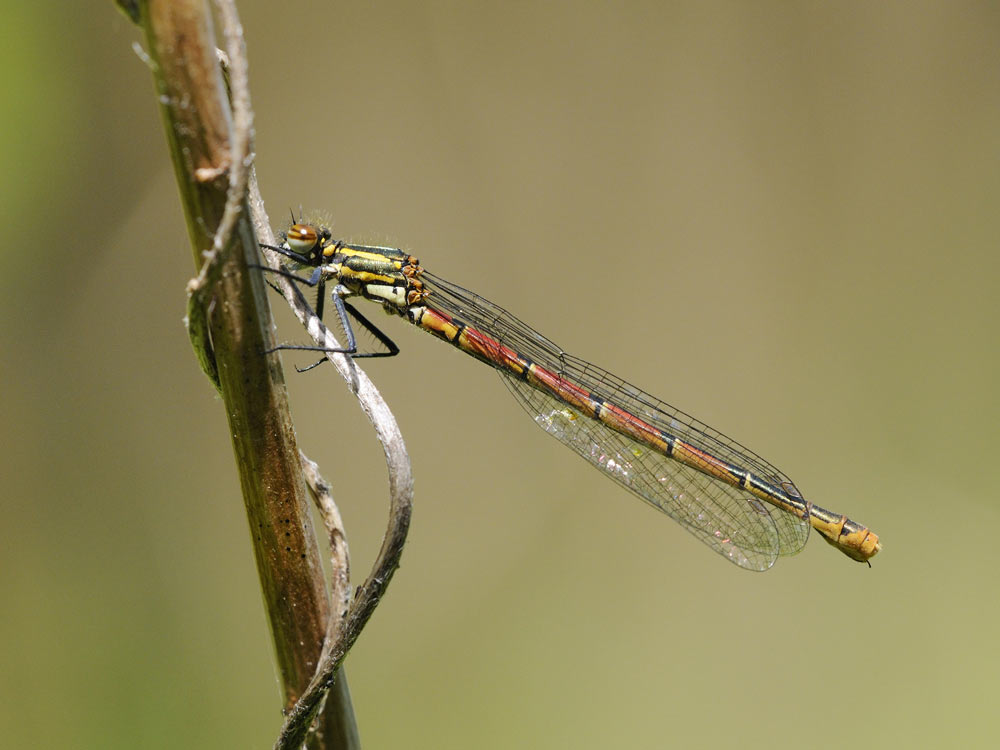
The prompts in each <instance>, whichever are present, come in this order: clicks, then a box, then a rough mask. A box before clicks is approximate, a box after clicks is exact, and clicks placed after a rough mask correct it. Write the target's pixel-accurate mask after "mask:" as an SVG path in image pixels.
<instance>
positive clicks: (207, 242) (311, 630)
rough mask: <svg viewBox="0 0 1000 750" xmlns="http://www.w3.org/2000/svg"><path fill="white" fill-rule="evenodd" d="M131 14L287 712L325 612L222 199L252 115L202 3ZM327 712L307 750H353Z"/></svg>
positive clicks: (132, 9)
mask: <svg viewBox="0 0 1000 750" xmlns="http://www.w3.org/2000/svg"><path fill="white" fill-rule="evenodd" d="M128 6H129V7H128V11H129V13H130V16H131V17H138V19H139V21H140V23H141V25H142V26H143V27H144V30H145V32H146V37H147V44H148V49H149V53H150V58H151V61H152V68H153V74H154V77H155V80H156V86H157V94H158V95H159V101H160V104H161V113H162V115H163V119H164V126H165V129H166V132H167V140H168V143H169V145H170V150H171V155H172V158H173V162H174V167H175V172H176V176H177V180H178V186H179V188H180V194H181V199H182V204H183V208H184V211H185V215H186V217H187V226H188V231H189V236H190V239H191V245H192V248H193V250H194V254H195V263H196V265H197V266H198V267H199V268H201V267H202V262H203V251H205V250H207V249H208V248H212V249H213V252H214V253H215V255H214V257H215V260H214V262H212V263H211V264H209V266H208V269H207V271H206V274H205V275H204V276H200V277H199V280H198V281H197V282H196V283H195V290H194V291H195V294H196V296H197V298H198V300H199V302H200V305H199V316H200V318H201V320H202V323H201V325H202V327H203V334H204V337H203V343H206V342H208V341H209V340H210V342H211V346H212V347H213V349H214V365H215V368H216V372H217V377H218V383H219V386H220V392H221V394H222V397H223V400H224V401H225V407H226V414H227V415H228V417H229V421H230V431H231V435H232V439H233V448H234V451H235V453H236V457H237V466H238V470H239V472H240V480H241V485H242V488H243V495H244V501H245V505H246V509H247V515H248V518H249V522H250V528H251V533H252V539H253V544H254V552H255V556H256V558H257V564H258V572H259V574H260V579H261V586H262V590H263V594H264V598H265V603H266V606H267V612H268V618H269V623H270V626H271V632H272V636H273V639H274V645H275V651H276V657H277V663H278V669H279V673H280V677H281V682H282V686H283V688H284V692H285V701H286V707H287V706H291V705H293V704H294V703H295V702H296V700H297V698H298V697H299V696H300V695H301V693H302V691H303V690H304V689H305V688H306V686H307V685H308V684H309V682H310V680H311V678H312V677H313V673H314V671H315V668H316V664H317V660H318V658H319V652H320V644H321V643H322V642H323V638H324V636H325V631H326V624H327V620H328V617H329V603H328V600H327V597H326V592H325V587H324V580H323V573H322V566H321V564H320V560H319V551H318V548H317V545H316V540H315V537H314V536H313V532H312V526H311V523H310V520H309V512H308V506H309V504H308V501H307V490H306V487H305V484H304V482H303V479H302V473H301V469H300V464H299V456H298V450H297V448H296V446H295V441H294V434H293V430H292V427H291V421H290V417H289V414H288V408H287V400H286V394H285V390H284V381H283V378H282V374H281V371H280V367H279V365H278V362H277V359H276V358H275V357H263V356H261V352H262V351H264V350H265V349H267V348H268V347H269V346H270V345H271V338H270V336H271V330H272V328H273V324H272V322H271V319H270V312H269V309H268V307H267V301H266V294H265V289H264V285H263V282H262V280H261V279H260V275H259V274H257V273H248V271H247V268H246V265H247V262H248V261H253V260H255V259H256V257H257V246H256V245H257V243H256V238H255V236H254V234H253V230H252V228H251V227H250V225H249V222H248V220H247V215H246V213H245V212H243V213H242V215H240V207H241V204H242V202H243V199H242V196H241V195H240V191H239V190H238V188H239V186H238V185H234V186H233V187H234V189H233V190H231V191H230V190H229V175H230V171H231V170H233V168H234V167H235V170H233V171H235V172H236V173H238V172H239V171H240V166H239V165H243V166H246V165H247V164H248V163H249V153H248V150H247V147H248V145H249V140H250V138H249V136H250V133H249V131H250V125H249V122H250V120H249V106H247V108H246V115H247V117H246V118H245V119H244V121H242V122H240V118H237V121H236V122H235V123H234V122H233V121H231V118H230V113H229V106H228V102H227V100H226V96H225V91H224V87H223V85H222V81H221V76H220V73H219V68H218V64H217V62H216V59H215V40H214V37H213V34H212V30H211V16H210V13H209V11H208V8H207V7H206V5H205V2H204V0H145V1H144V2H130V3H128ZM233 18H235V16H233ZM237 46H238V45H237ZM231 54H232V52H231ZM240 54H242V53H241V51H240ZM244 64H245V63H244ZM234 83H235V81H234ZM244 90H245V86H244ZM247 104H248V102H247ZM234 125H235V126H237V127H239V128H240V130H241V133H240V134H234V133H233V127H234ZM239 181H241V180H240V179H238V178H237V179H234V183H235V182H239ZM227 196H228V197H229V200H228V201H227ZM234 205H235V206H236V207H235V208H234ZM223 224H226V225H229V224H231V225H232V234H231V236H227V235H228V231H227V230H226V229H225V227H224V228H223V229H222V231H221V232H220V233H219V234H218V235H216V228H217V227H220V226H222V225H223ZM327 708H328V710H327V711H324V713H323V715H322V718H321V719H320V723H319V726H318V728H317V729H318V731H317V732H316V733H314V734H312V735H311V736H310V738H309V745H310V747H314V748H333V747H356V746H357V743H356V739H357V737H356V731H354V730H353V716H352V715H350V710H349V705H348V714H349V715H348V716H347V717H346V719H345V717H344V716H342V715H335V714H336V712H334V711H330V710H329V709H330V706H328V707H327Z"/></svg>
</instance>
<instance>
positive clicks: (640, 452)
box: [267, 223, 881, 570]
mask: <svg viewBox="0 0 1000 750" xmlns="http://www.w3.org/2000/svg"><path fill="white" fill-rule="evenodd" d="M284 238H285V243H284V244H283V245H282V246H281V247H271V249H272V250H275V251H277V252H278V253H281V254H282V255H284V256H285V257H287V258H290V259H291V260H292V261H294V262H295V264H296V265H297V266H298V267H303V266H305V267H311V268H313V269H314V270H313V272H312V274H311V275H310V276H309V278H307V279H306V278H301V277H299V276H297V275H295V274H294V273H292V272H291V271H287V270H286V271H278V273H281V274H282V275H286V276H289V277H290V278H293V279H296V280H298V281H301V282H303V283H305V284H308V285H310V286H316V287H318V289H319V296H318V299H317V303H316V313H317V315H319V316H320V317H322V314H323V300H324V298H325V287H326V284H327V282H330V283H331V284H335V286H334V289H333V294H332V300H333V303H334V306H335V307H336V309H337V314H338V316H339V318H340V322H341V324H342V325H343V328H344V332H345V334H346V337H347V347H346V348H345V349H343V350H337V351H342V352H343V353H345V354H349V355H351V356H354V357H360V356H392V355H394V354H396V353H398V351H399V350H398V348H397V347H396V346H395V344H393V343H392V341H391V340H390V339H389V338H388V337H387V336H386V335H385V334H384V333H383V332H382V331H380V330H379V329H378V328H377V327H376V326H375V325H374V324H372V323H371V321H369V320H368V319H367V318H365V317H364V316H363V315H362V314H361V313H359V312H358V311H357V310H356V309H355V308H354V307H353V306H352V305H351V304H350V303H349V302H345V298H348V297H352V296H357V297H362V298H364V299H367V300H371V301H373V302H376V303H378V304H380V305H381V306H382V307H383V308H385V310H386V311H388V312H390V313H394V314H396V315H399V316H400V317H402V318H404V319H405V320H408V321H409V322H410V323H412V324H413V325H415V326H417V327H418V328H422V329H423V330H425V331H427V332H428V333H431V334H432V335H434V336H436V337H437V338H439V339H443V340H444V341H447V342H448V343H450V344H452V345H453V346H455V347H457V348H458V349H461V350H462V351H464V352H466V353H467V354H471V355H472V356H473V357H475V358H476V359H478V360H480V361H482V362H485V363H486V364H488V365H490V366H491V367H493V368H494V369H495V370H497V371H498V372H499V373H500V375H501V376H502V378H503V381H504V383H505V384H506V385H507V387H508V388H509V389H510V392H511V393H512V394H514V397H515V398H516V399H517V400H518V402H519V403H520V404H521V406H523V407H524V408H525V410H527V412H528V413H529V414H530V415H531V416H532V418H533V419H534V421H535V423H536V424H538V425H539V426H540V427H541V428H542V429H543V430H545V431H546V432H547V433H549V434H550V435H552V436H553V437H555V438H556V439H558V440H560V441H561V442H562V443H564V444H565V445H567V446H569V447H570V448H572V449H573V450H574V451H576V452H577V453H578V454H580V455H581V456H583V458H585V459H586V460H587V461H589V462H590V463H592V464H593V465H594V466H596V467H597V468H598V469H599V470H600V471H601V472H602V473H604V474H605V475H607V476H609V477H611V478H612V479H613V480H615V481H616V482H618V483H619V484H621V485H622V486H624V487H625V488H626V489H627V490H629V491H631V492H632V493H634V494H636V495H638V496H639V497H640V498H642V499H643V500H645V501H646V502H648V503H649V504H650V505H652V506H653V507H655V508H658V509H659V510H661V511H663V512H664V513H666V514H667V515H668V516H670V517H671V518H673V519H674V520H675V521H677V522H678V523H680V524H681V525H682V526H684V528H686V529H687V530H688V531H690V532H691V533H692V534H694V535H695V536H696V537H698V538H699V539H700V540H701V541H702V542H704V543H705V544H707V545H708V546H709V547H711V548H712V549H714V550H715V551H716V552H718V553H719V554H721V555H722V556H723V557H725V558H726V559H728V560H730V561H732V562H734V563H736V564H737V565H739V566H740V567H743V568H747V569H750V570H767V569H768V568H770V567H771V565H773V564H774V561H775V560H776V559H777V556H778V555H791V554H795V553H796V552H798V551H799V550H800V549H802V546H803V545H804V544H805V542H806V539H807V537H808V536H809V529H810V526H811V527H812V528H815V529H816V530H817V531H818V532H820V534H822V535H823V538H824V539H826V540H827V541H828V542H829V543H831V544H832V545H834V546H835V547H837V548H838V549H839V550H840V551H841V552H843V553H844V554H846V555H847V556H848V557H851V558H853V559H855V560H859V561H862V562H867V561H868V559H869V558H871V557H872V556H874V555H875V554H876V553H877V552H878V551H879V549H881V545H880V543H879V540H878V536H876V535H875V534H874V533H873V532H871V531H869V530H868V528H867V527H865V526H862V525H861V524H859V523H856V522H854V521H852V520H850V519H849V518H847V516H844V515H841V514H838V513H832V512H830V511H828V510H825V509H823V508H820V507H819V506H817V505H813V504H812V503H810V502H808V501H806V500H805V499H803V497H802V495H801V494H799V491H798V490H797V489H796V488H795V485H794V484H792V482H791V480H790V479H789V478H788V477H787V476H785V475H784V474H783V473H782V472H780V471H779V470H778V469H776V468H775V467H774V466H772V465H771V464H770V463H768V462H767V461H765V460H764V459H763V458H761V457H760V456H758V455H757V454H756V453H754V452H753V451H751V450H749V449H747V448H744V447H743V446H742V445H740V444H739V443H737V442H736V441H735V440H732V439H731V438H728V437H726V436H725V435H723V434H722V433H720V432H718V431H716V430H714V429H712V428H711V427H709V426H707V425H705V424H703V423H702V422H699V421H698V420H697V419H695V418H693V417H691V416H690V415H688V414H685V413H684V412H682V411H680V410H679V409H675V408H674V407H672V406H669V405H667V404H665V403H663V402H662V401H660V400H658V399H656V398H654V397H653V396H650V395H649V394H647V393H644V392H643V391H641V390H639V389H638V388H636V387H634V386H632V385H630V384H628V383H626V382H625V381H624V380H622V379H621V378H618V377H615V376H614V375H612V374H611V373H609V372H607V371H606V370H602V369H601V368H600V367H596V366H595V365H592V364H590V363H588V362H585V361H583V360H582V359H578V358H577V357H574V356H571V355H569V354H567V353H566V352H564V351H563V350H562V349H561V348H560V347H558V346H556V345H555V344H554V343H553V342H552V341H550V340H549V339H547V338H545V337H544V336H542V335H541V334H540V333H538V332H537V331H535V330H533V329H532V328H531V327H529V326H528V325H526V324H525V323H523V322H522V321H520V320H518V319H517V318H515V317H514V316H513V315H511V314H510V313H509V312H507V311H506V310H504V309H503V308H502V307H499V306H498V305H495V304H493V303H492V302H490V301H489V300H486V299H484V298H482V297H480V296H479V295H478V294H474V293H473V292H470V291H468V290H466V289H463V288H462V287H460V286H457V285H456V284H452V283H451V282H448V281H445V280H444V279H442V278H440V277H439V276H436V275H434V274H433V273H431V272H430V271H426V270H424V269H423V268H422V267H421V266H420V263H419V262H418V260H417V259H416V258H415V257H413V256H412V255H409V254H408V253H405V252H403V251H402V250H396V249H393V248H388V247H371V246H367V245H354V244H349V243H345V242H341V241H335V240H333V239H332V237H331V234H330V232H329V230H327V229H325V228H322V227H318V226H314V225H311V224H304V223H295V224H294V225H293V226H292V227H291V228H290V229H289V230H288V231H287V233H286V234H285V235H284ZM267 247H270V246H267ZM352 318H353V319H354V320H355V321H356V322H357V323H359V324H360V325H361V326H362V327H363V328H365V329H366V330H367V331H369V332H370V333H372V334H373V335H374V336H375V337H376V338H377V339H378V340H379V341H380V342H381V343H382V344H383V345H384V346H385V350H384V351H381V352H377V353H359V352H358V351H357V347H356V345H355V337H354V332H353V329H352V325H351V322H350V319H352ZM277 348H278V349H308V350H317V351H326V350H324V349H321V348H320V347H315V346H300V345H284V346H279V347H277Z"/></svg>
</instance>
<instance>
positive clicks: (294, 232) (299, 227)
mask: <svg viewBox="0 0 1000 750" xmlns="http://www.w3.org/2000/svg"><path fill="white" fill-rule="evenodd" d="M285 239H286V240H287V241H288V247H289V249H290V250H294V251H295V252H297V253H299V254H300V255H311V254H312V252H313V250H314V249H315V247H316V246H317V245H318V244H319V239H320V231H319V230H318V229H316V227H314V226H312V225H311V224H293V225H292V226H291V227H290V228H289V229H288V231H287V232H286V233H285Z"/></svg>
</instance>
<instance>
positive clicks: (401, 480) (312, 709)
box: [249, 174, 413, 750]
mask: <svg viewBox="0 0 1000 750" xmlns="http://www.w3.org/2000/svg"><path fill="white" fill-rule="evenodd" d="M249 200H250V207H251V212H252V214H253V217H254V224H255V226H256V227H257V230H258V234H259V236H260V237H261V239H262V240H263V242H264V244H265V245H274V244H276V243H275V238H274V235H273V233H272V231H271V228H270V224H269V222H268V219H267V215H266V213H265V212H264V210H263V201H262V200H261V198H260V192H259V189H258V187H257V183H256V180H255V178H254V176H253V175H252V174H251V177H250V199H249ZM264 255H265V258H266V260H267V262H268V265H269V266H271V267H272V268H275V269H280V268H281V255H279V254H278V253H275V252H274V251H271V250H267V249H264ZM275 282H276V285H277V286H278V288H279V289H280V290H281V291H282V293H283V294H284V295H285V299H286V300H287V302H288V305H289V307H290V308H291V309H292V312H293V313H294V314H295V316H296V317H297V318H298V319H299V321H300V322H301V323H302V324H303V326H305V328H306V330H307V331H308V332H309V334H310V336H311V337H312V339H313V341H314V342H316V344H317V346H322V347H325V348H327V349H340V348H342V347H341V345H340V342H338V341H337V339H336V338H335V337H334V336H333V334H332V333H330V331H329V330H327V328H326V326H325V325H323V322H322V321H321V320H320V319H319V318H318V317H316V314H315V312H313V309H312V307H311V306H310V305H309V303H308V302H307V301H306V299H305V297H304V296H303V295H302V292H301V291H300V290H299V288H298V287H297V286H296V285H295V284H294V283H293V282H292V281H291V280H289V279H288V278H286V277H284V276H277V275H276V278H275ZM327 358H328V359H329V360H330V361H331V363H333V365H334V367H336V368H337V372H339V373H340V375H341V377H343V378H344V380H345V381H346V382H347V384H348V387H349V388H350V390H351V392H352V393H354V394H355V397H356V398H357V399H358V403H359V404H360V406H361V409H362V411H363V412H364V413H365V415H366V416H367V417H368V419H369V420H370V421H371V423H372V426H373V427H374V428H375V434H376V437H377V438H378V440H379V442H380V443H381V444H382V450H383V452H384V454H385V460H386V466H387V469H388V472H389V522H388V528H387V529H386V533H385V536H384V537H383V538H382V547H381V549H380V550H379V554H378V557H377V558H376V560H375V563H374V565H373V566H372V571H371V573H370V574H369V576H368V578H367V579H366V580H365V582H364V583H363V584H362V585H361V586H360V587H359V588H358V590H357V592H356V596H355V598H354V602H353V603H352V604H351V606H350V608H349V609H348V611H347V614H346V616H345V617H344V619H343V624H342V627H340V628H339V629H338V630H339V632H338V633H337V637H336V638H330V639H328V640H327V642H326V644H325V645H324V647H323V653H322V656H321V657H320V664H319V666H318V667H317V670H316V674H315V676H314V677H313V680H312V681H311V682H310V683H309V687H308V688H307V689H306V691H305V692H304V693H303V694H302V696H301V698H300V699H299V701H298V702H297V703H296V704H295V706H294V707H293V708H292V709H291V711H289V713H288V715H287V717H286V719H285V725H284V726H283V727H282V729H281V733H280V734H279V736H278V740H277V742H275V745H274V747H275V750H290V749H291V748H298V747H299V746H300V745H301V743H302V741H303V739H304V738H305V736H306V734H307V733H308V731H309V727H310V725H311V724H312V722H313V720H314V718H315V716H316V715H317V713H318V712H319V710H320V709H321V708H322V706H323V699H324V698H325V696H326V694H327V691H328V690H329V689H330V687H331V685H333V683H334V679H335V676H336V672H337V669H338V668H339V667H340V664H341V663H342V662H343V660H344V657H345V656H347V652H348V651H349V650H350V648H351V646H353V645H354V642H355V641H356V640H357V638H358V636H359V635H360V633H361V630H362V629H363V628H364V626H365V623H367V622H368V619H369V618H370V617H371V615H372V613H373V612H374V611H375V608H376V607H377V606H378V603H379V601H380V600H381V598H382V595H383V594H384V592H385V589H386V587H387V586H388V584H389V581H390V580H391V579H392V575H393V573H395V571H396V569H397V568H398V567H399V559H400V556H401V554H402V551H403V545H404V543H405V541H406V535H407V531H408V530H409V526H410V515H411V512H412V508H413V474H412V470H411V467H410V459H409V456H408V455H407V452H406V445H405V444H404V442H403V436H402V434H401V433H400V431H399V426H398V424H397V423H396V419H395V417H394V416H393V415H392V412H391V411H390V410H389V407H388V406H387V405H386V403H385V401H384V400H383V399H382V396H381V394H380V393H379V392H378V390H377V389H376V388H375V386H374V384H373V383H372V382H371V380H369V379H368V376H367V375H366V374H365V373H364V371H362V370H361V369H360V368H359V367H358V366H357V365H356V364H355V362H354V360H353V359H351V358H350V357H349V356H347V355H344V354H332V353H328V354H327ZM331 622H332V618H331Z"/></svg>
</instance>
